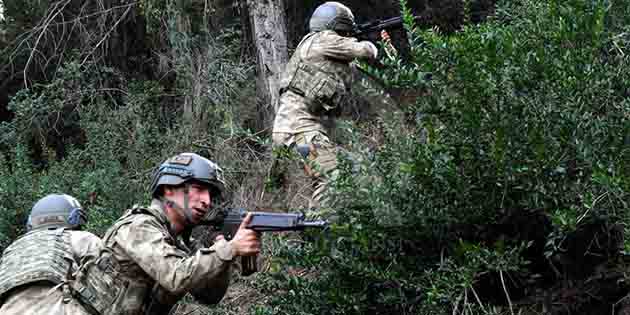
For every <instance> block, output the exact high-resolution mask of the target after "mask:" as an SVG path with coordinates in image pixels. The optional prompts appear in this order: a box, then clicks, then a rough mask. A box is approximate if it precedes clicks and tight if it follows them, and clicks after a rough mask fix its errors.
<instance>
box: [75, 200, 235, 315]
mask: <svg viewBox="0 0 630 315" xmlns="http://www.w3.org/2000/svg"><path fill="white" fill-rule="evenodd" d="M103 243H104V246H105V248H104V250H103V251H102V252H101V255H100V256H99V257H98V259H96V260H95V261H94V262H93V263H88V264H86V265H85V266H84V270H82V271H81V272H80V273H79V275H78V277H77V280H78V281H76V282H77V285H75V288H74V289H75V291H76V292H77V293H78V294H79V296H80V298H81V299H82V300H83V302H84V303H85V304H88V305H91V306H92V307H93V308H94V310H95V312H97V313H99V314H103V315H104V314H168V313H169V311H170V309H171V308H172V306H173V305H174V304H175V303H176V302H177V301H178V300H179V299H180V298H182V297H183V296H184V295H185V294H186V293H188V292H190V293H192V295H193V296H195V298H196V299H198V300H199V301H200V302H202V303H204V304H216V303H218V302H219V301H220V300H221V298H222V297H223V295H224V294H225V292H226V291H227V287H228V284H229V278H230V265H231V262H232V260H233V259H234V251H233V249H232V246H231V244H230V243H228V242H227V241H224V240H221V241H219V242H217V243H215V244H214V245H213V246H211V247H209V248H201V249H199V250H197V251H191V250H190V248H189V246H188V245H187V244H188V243H189V240H185V239H183V238H182V237H177V236H175V235H174V234H173V233H172V230H171V229H170V223H169V221H168V218H167V217H166V215H165V214H164V209H163V206H162V202H161V201H159V200H157V199H154V201H153V202H152V204H151V206H150V207H149V208H139V207H135V208H133V209H130V210H128V211H127V212H126V213H125V214H124V215H123V216H122V217H121V218H120V219H119V220H118V221H117V222H116V223H115V224H114V225H113V226H112V227H111V228H110V229H109V230H108V232H107V233H106V234H105V236H104V237H103Z"/></svg>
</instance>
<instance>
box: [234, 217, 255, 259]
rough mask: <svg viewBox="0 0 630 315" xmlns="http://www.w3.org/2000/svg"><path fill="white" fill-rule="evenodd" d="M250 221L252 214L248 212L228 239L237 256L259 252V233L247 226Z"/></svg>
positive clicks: (252, 254)
mask: <svg viewBox="0 0 630 315" xmlns="http://www.w3.org/2000/svg"><path fill="white" fill-rule="evenodd" d="M251 221H252V215H251V213H248V214H247V216H246V217H245V219H244V220H243V222H241V226H239V228H238V230H237V231H236V234H235V235H234V237H233V238H232V240H231V241H230V243H231V244H232V247H233V248H234V252H235V254H236V255H237V256H254V255H257V254H258V253H260V235H259V233H257V232H256V231H254V230H251V229H248V228H247V225H248V224H249V222H251Z"/></svg>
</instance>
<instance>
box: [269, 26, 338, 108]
mask: <svg viewBox="0 0 630 315" xmlns="http://www.w3.org/2000/svg"><path fill="white" fill-rule="evenodd" d="M321 34H322V33H321V32H318V33H311V34H308V35H307V36H306V37H304V39H302V41H301V42H300V44H299V45H298V47H297V48H296V52H295V53H294V54H293V57H292V58H291V60H290V61H289V64H288V65H287V70H288V71H289V74H288V77H287V78H285V79H284V80H282V81H281V83H280V93H283V92H284V91H286V90H291V91H293V92H294V93H296V94H298V95H300V96H302V97H304V98H305V99H306V100H307V103H308V110H309V111H310V112H311V113H313V114H320V113H324V112H329V111H331V110H333V109H336V108H338V107H339V106H340V105H341V104H342V103H343V101H344V99H345V97H346V95H347V87H346V85H347V81H349V79H350V78H349V75H348V72H349V69H348V62H344V61H337V60H332V59H328V60H327V61H326V62H322V63H321V64H320V65H315V64H313V63H311V62H309V61H306V60H304V59H303V58H302V57H301V55H302V53H304V52H303V51H304V50H306V52H305V53H306V54H308V50H309V49H310V46H311V45H312V43H313V41H316V40H317V37H319V36H320V35H321Z"/></svg>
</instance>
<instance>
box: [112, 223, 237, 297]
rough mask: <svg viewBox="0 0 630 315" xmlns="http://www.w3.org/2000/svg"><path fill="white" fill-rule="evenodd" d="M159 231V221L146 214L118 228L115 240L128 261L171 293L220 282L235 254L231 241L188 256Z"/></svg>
mask: <svg viewBox="0 0 630 315" xmlns="http://www.w3.org/2000/svg"><path fill="white" fill-rule="evenodd" d="M162 231H163V228H162V227H161V226H160V224H159V223H158V222H156V221H155V220H152V219H147V217H145V218H142V219H139V220H136V221H134V222H133V223H131V224H129V225H126V226H123V227H121V228H120V230H118V233H117V234H116V242H117V244H118V246H120V247H121V248H122V250H123V251H124V252H125V253H126V254H127V255H128V256H129V258H130V259H131V260H133V261H134V262H135V263H137V264H138V265H139V266H140V267H141V268H142V269H143V270H144V271H145V272H146V273H147V274H148V275H149V276H151V278H153V279H154V280H155V281H157V282H158V283H159V284H160V286H162V287H163V288H164V289H166V290H168V291H169V292H171V293H172V294H177V295H183V294H184V293H186V292H189V291H191V290H193V289H195V288H203V287H204V286H206V285H207V284H208V283H212V282H214V281H217V282H220V281H218V279H220V278H221V277H225V273H226V272H229V270H228V269H229V267H230V264H231V262H232V260H233V259H234V256H235V253H234V250H233V249H232V246H231V244H230V243H228V242H222V243H217V244H215V245H214V246H212V247H210V248H202V249H199V250H197V251H195V252H194V253H193V254H192V255H188V254H187V253H186V252H185V251H183V250H181V249H179V248H177V247H176V246H175V245H174V244H172V243H171V241H170V238H169V237H168V236H167V235H165V234H164V233H163V232H162ZM217 289H219V290H224V289H222V288H217Z"/></svg>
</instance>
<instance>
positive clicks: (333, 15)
mask: <svg viewBox="0 0 630 315" xmlns="http://www.w3.org/2000/svg"><path fill="white" fill-rule="evenodd" d="M355 28H356V24H355V22H354V14H352V11H350V9H349V8H348V7H346V6H345V5H343V4H341V3H339V2H334V1H329V2H326V3H324V4H322V5H320V6H319V7H317V9H315V12H313V15H312V16H311V20H310V21H309V29H310V31H311V32H321V31H324V30H333V31H338V32H352V31H354V30H355Z"/></svg>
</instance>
